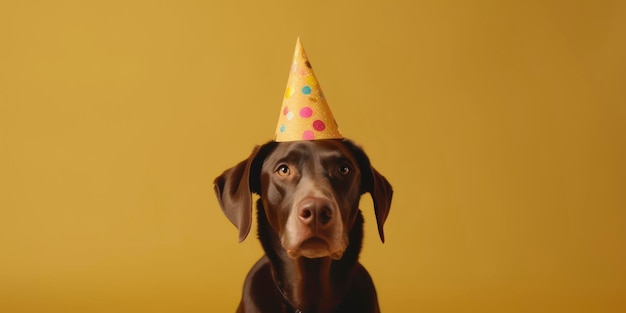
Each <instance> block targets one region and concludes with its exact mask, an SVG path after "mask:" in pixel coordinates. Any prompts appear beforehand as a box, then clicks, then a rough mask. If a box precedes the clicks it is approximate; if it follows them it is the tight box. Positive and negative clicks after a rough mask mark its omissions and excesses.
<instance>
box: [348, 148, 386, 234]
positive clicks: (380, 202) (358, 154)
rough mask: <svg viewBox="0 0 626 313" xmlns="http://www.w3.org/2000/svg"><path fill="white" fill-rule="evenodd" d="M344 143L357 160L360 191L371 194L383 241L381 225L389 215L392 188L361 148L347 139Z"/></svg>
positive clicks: (379, 232)
mask: <svg viewBox="0 0 626 313" xmlns="http://www.w3.org/2000/svg"><path fill="white" fill-rule="evenodd" d="M344 143H345V144H346V146H347V147H348V148H349V149H350V150H351V151H352V154H353V155H354V157H355V158H356V159H357V162H359V168H360V170H361V192H362V193H366V192H369V193H370V195H371V196H372V200H373V201H374V212H375V213H376V223H377V224H378V234H379V235H380V240H381V241H382V242H385V233H384V231H383V226H384V225H385V221H386V220H387V216H388V215H389V209H390V208H391V198H392V196H393V189H392V188H391V185H390V184H389V182H388V181H387V179H386V178H385V177H384V176H383V175H381V174H380V173H379V172H378V171H377V170H376V169H375V168H374V167H373V166H372V165H371V163H370V160H369V158H368V157H367V155H366V154H365V152H364V151H363V149H361V148H360V147H358V146H356V145H355V144H354V143H352V142H351V141H349V140H344Z"/></svg>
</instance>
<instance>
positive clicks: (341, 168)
mask: <svg viewBox="0 0 626 313" xmlns="http://www.w3.org/2000/svg"><path fill="white" fill-rule="evenodd" d="M351 171H352V170H351V169H350V166H348V165H346V164H344V165H341V166H339V174H341V175H344V176H346V175H348V174H350V172H351Z"/></svg>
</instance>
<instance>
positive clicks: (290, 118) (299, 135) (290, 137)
mask: <svg viewBox="0 0 626 313" xmlns="http://www.w3.org/2000/svg"><path fill="white" fill-rule="evenodd" d="M342 138H343V136H341V133H340V132H339V128H338V127H337V122H335V118H334V117H333V114H332V113H331V112H330V107H328V103H326V98H324V94H323V93H322V88H321V87H320V85H319V83H318V82H317V78H315V74H314V73H313V69H312V68H311V63H309V59H308V58H307V56H306V52H304V48H302V44H301V43H300V38H298V40H297V41H296V50H295V51H294V54H293V62H292V64H291V70H290V72H289V79H288V80H287V89H286V90H285V97H284V98H283V105H282V109H281V111H280V116H279V117H278V125H277V126H276V134H275V135H274V141H278V142H280V141H297V140H316V139H342Z"/></svg>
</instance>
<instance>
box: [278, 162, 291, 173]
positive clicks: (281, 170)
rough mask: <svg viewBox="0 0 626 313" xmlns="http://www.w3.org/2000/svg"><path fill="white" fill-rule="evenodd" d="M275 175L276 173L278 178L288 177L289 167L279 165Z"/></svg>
mask: <svg viewBox="0 0 626 313" xmlns="http://www.w3.org/2000/svg"><path fill="white" fill-rule="evenodd" d="M276 173H278V176H289V173H290V171H289V166H287V165H285V164H282V165H280V166H279V167H278V169H277V170H276Z"/></svg>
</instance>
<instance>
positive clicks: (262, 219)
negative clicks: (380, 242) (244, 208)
mask: <svg viewBox="0 0 626 313" xmlns="http://www.w3.org/2000/svg"><path fill="white" fill-rule="evenodd" d="M257 211H258V213H257V220H258V226H259V227H258V234H259V240H260V241H261V245H262V246H263V250H264V251H265V255H266V256H267V257H268V259H269V260H270V263H271V266H272V276H273V278H274V283H275V284H276V287H277V288H278V290H279V291H280V293H281V294H282V295H283V297H284V298H285V301H286V302H287V303H286V304H288V305H289V306H291V307H292V309H294V311H295V310H299V311H301V312H305V313H307V312H328V311H331V310H332V308H334V307H336V306H337V305H338V304H339V303H340V302H341V299H342V298H343V296H344V295H342V294H339V293H337V291H339V290H347V288H345V286H346V284H349V283H350V281H349V278H350V275H351V271H352V269H353V268H355V265H356V264H357V262H358V258H359V253H360V251H361V244H362V238H363V216H362V215H361V211H360V210H359V211H358V212H357V213H356V214H357V216H356V220H355V222H354V225H353V227H352V228H351V230H350V233H349V245H348V247H347V249H346V251H345V252H344V255H343V257H342V258H341V259H339V260H333V259H331V258H330V257H324V258H316V259H308V258H304V257H299V258H297V259H292V258H290V257H289V256H288V255H287V252H286V251H285V249H284V248H283V247H282V245H281V244H280V239H279V237H278V234H277V233H276V232H275V231H274V230H273V229H272V228H271V226H270V225H269V222H268V221H267V218H266V216H265V210H264V209H263V205H262V201H261V199H259V201H258V202H257Z"/></svg>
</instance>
